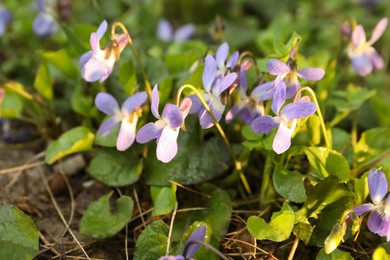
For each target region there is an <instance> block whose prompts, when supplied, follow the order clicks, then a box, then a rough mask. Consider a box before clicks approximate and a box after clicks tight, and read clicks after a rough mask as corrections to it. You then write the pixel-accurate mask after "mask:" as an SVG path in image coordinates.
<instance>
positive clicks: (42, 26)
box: [33, 0, 58, 37]
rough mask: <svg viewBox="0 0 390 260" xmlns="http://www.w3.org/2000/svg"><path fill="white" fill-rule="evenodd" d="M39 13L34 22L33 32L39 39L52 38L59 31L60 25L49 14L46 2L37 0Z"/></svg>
mask: <svg viewBox="0 0 390 260" xmlns="http://www.w3.org/2000/svg"><path fill="white" fill-rule="evenodd" d="M36 4H37V5H38V8H39V13H38V15H37V16H36V17H35V19H34V21H33V30H34V32H35V33H36V34H37V35H38V36H39V37H46V36H50V35H52V34H53V33H55V32H56V31H57V30H58V24H57V22H56V20H55V19H54V17H53V16H52V15H51V14H49V12H48V8H47V7H46V5H45V2H44V0H36Z"/></svg>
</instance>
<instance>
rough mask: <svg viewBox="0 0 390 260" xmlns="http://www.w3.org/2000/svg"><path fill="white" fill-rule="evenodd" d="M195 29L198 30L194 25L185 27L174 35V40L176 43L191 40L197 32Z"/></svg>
mask: <svg viewBox="0 0 390 260" xmlns="http://www.w3.org/2000/svg"><path fill="white" fill-rule="evenodd" d="M195 29H196V27H195V25H194V24H192V23H189V24H186V25H183V26H181V27H179V28H178V29H177V30H176V32H175V33H174V35H173V40H174V41H175V42H184V41H186V40H188V39H189V38H191V36H192V35H193V34H194V32H195Z"/></svg>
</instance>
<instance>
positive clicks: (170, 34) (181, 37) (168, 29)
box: [157, 19, 195, 42]
mask: <svg viewBox="0 0 390 260" xmlns="http://www.w3.org/2000/svg"><path fill="white" fill-rule="evenodd" d="M194 32H195V25H194V24H192V23H189V24H185V25H183V26H180V27H179V28H177V30H175V31H174V30H173V27H172V25H171V24H170V22H169V21H168V20H167V19H161V20H160V22H159V23H158V26H157V38H159V39H160V40H162V41H164V42H169V41H174V42H184V41H186V40H188V39H189V38H191V36H192V35H193V34H194Z"/></svg>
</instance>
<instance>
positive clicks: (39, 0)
mask: <svg viewBox="0 0 390 260" xmlns="http://www.w3.org/2000/svg"><path fill="white" fill-rule="evenodd" d="M36 3H37V6H38V8H39V10H41V11H44V10H45V1H44V0H36Z"/></svg>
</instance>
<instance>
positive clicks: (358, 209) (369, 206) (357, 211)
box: [353, 203, 375, 217]
mask: <svg viewBox="0 0 390 260" xmlns="http://www.w3.org/2000/svg"><path fill="white" fill-rule="evenodd" d="M374 208H375V206H374V204H372V203H365V204H362V205H360V206H357V207H354V208H353V211H354V212H355V214H356V216H357V217H359V216H361V215H363V214H364V213H366V212H368V211H372V210H373V209H374Z"/></svg>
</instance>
